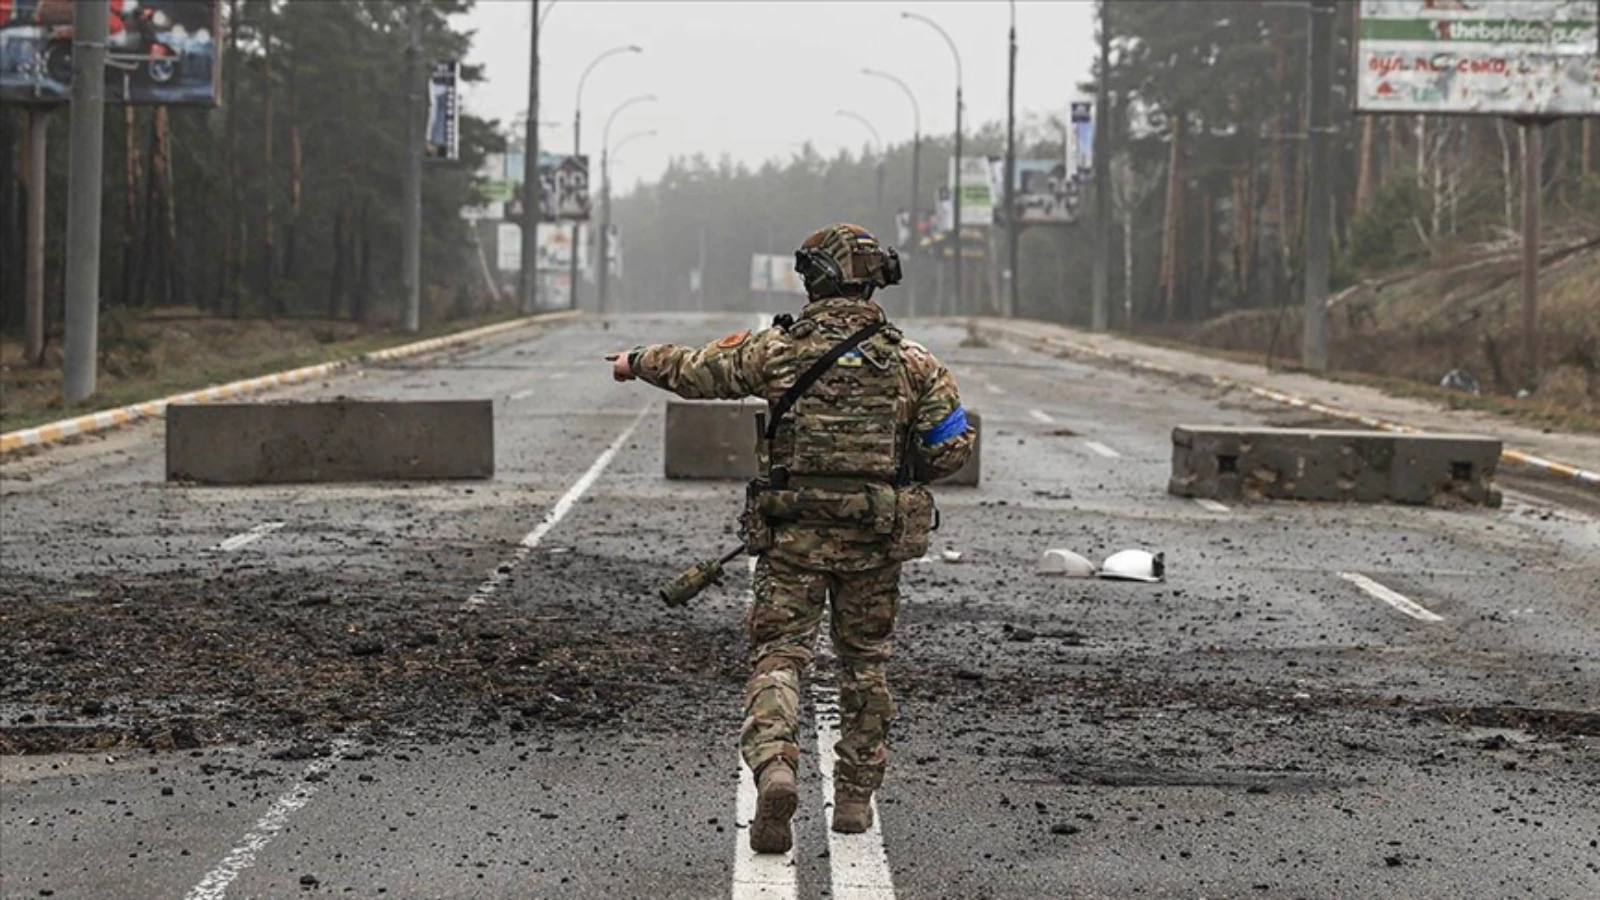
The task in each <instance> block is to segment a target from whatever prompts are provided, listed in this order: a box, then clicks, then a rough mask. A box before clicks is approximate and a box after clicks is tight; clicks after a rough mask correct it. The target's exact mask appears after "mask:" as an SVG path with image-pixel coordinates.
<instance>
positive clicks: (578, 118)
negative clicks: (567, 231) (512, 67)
mask: <svg viewBox="0 0 1600 900" xmlns="http://www.w3.org/2000/svg"><path fill="white" fill-rule="evenodd" d="M643 52H644V48H643V47H640V46H639V45H638V44H628V45H625V46H622V47H612V48H611V49H610V50H607V51H605V52H604V53H601V54H600V55H599V56H596V57H595V58H594V59H593V60H592V61H591V62H590V63H589V65H588V67H587V68H585V69H584V70H583V75H582V76H581V77H580V78H579V79H578V94H577V97H576V98H575V99H574V100H573V103H572V158H573V161H574V162H576V161H577V158H578V156H579V155H580V154H582V153H583V86H584V83H585V82H587V81H588V80H589V73H590V72H593V71H594V67H595V66H598V65H600V63H602V62H604V61H605V60H607V59H610V58H611V57H613V56H616V55H617V54H619V53H643ZM581 224H582V223H581V222H579V221H578V220H574V221H573V223H572V267H571V276H570V277H571V279H572V288H571V294H570V296H569V298H568V304H567V305H568V308H570V309H577V308H578V231H579V228H580V227H581Z"/></svg>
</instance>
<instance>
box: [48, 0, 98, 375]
mask: <svg viewBox="0 0 1600 900" xmlns="http://www.w3.org/2000/svg"><path fill="white" fill-rule="evenodd" d="M74 5H75V6H76V9H75V10H74V15H75V17H76V23H77V32H76V34H74V35H73V38H72V111H71V116H70V123H69V124H70V126H71V130H70V132H69V135H68V137H69V139H70V144H69V145H68V147H67V170H68V172H69V174H70V177H69V178H68V180H67V276H66V280H67V284H66V303H65V305H66V331H67V334H66V341H65V347H64V348H63V352H64V353H65V354H66V357H65V359H64V360H63V361H62V363H63V365H62V368H63V372H62V394H63V395H64V396H65V397H66V399H67V402H68V403H77V402H79V401H82V400H87V399H88V398H89V396H90V395H91V394H93V393H94V379H95V373H96V368H97V362H98V360H99V356H100V352H99V350H100V348H99V344H100V341H99V337H100V198H101V191H102V188H101V184H100V177H101V169H102V166H103V162H102V160H101V153H102V151H103V150H104V148H105V120H106V75H105V70H106V31H107V29H108V28H109V27H110V18H111V7H110V6H109V5H108V4H105V3H78V4H74ZM40 127H43V125H42V123H41V124H40ZM29 188H30V189H31V190H36V191H40V192H43V191H44V185H43V184H35V185H29Z"/></svg>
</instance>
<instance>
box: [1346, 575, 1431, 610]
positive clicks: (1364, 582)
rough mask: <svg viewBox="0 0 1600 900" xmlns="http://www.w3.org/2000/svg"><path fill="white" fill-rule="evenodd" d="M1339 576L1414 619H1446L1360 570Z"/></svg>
mask: <svg viewBox="0 0 1600 900" xmlns="http://www.w3.org/2000/svg"><path fill="white" fill-rule="evenodd" d="M1339 577H1340V578H1343V579H1344V580H1345V581H1348V582H1350V583H1351V584H1353V585H1355V586H1356V587H1358V588H1360V589H1361V590H1363V591H1365V592H1367V593H1368V594H1371V595H1372V596H1374V597H1377V598H1378V599H1379V600H1382V601H1383V602H1385V603H1387V604H1389V605H1390V606H1392V607H1394V608H1395V609H1398V610H1400V611H1401V612H1403V613H1405V614H1406V615H1408V616H1410V617H1411V618H1413V619H1416V620H1418V621H1421V622H1443V621H1444V616H1441V615H1439V614H1438V613H1435V612H1433V611H1432V610H1430V609H1428V608H1426V607H1424V606H1423V605H1422V604H1420V603H1417V602H1416V601H1415V600H1412V599H1411V598H1410V597H1407V596H1406V595H1404V594H1401V593H1397V592H1395V591H1392V590H1390V589H1389V588H1386V587H1384V586H1383V585H1381V584H1379V583H1378V582H1376V581H1373V580H1372V579H1371V578H1368V577H1367V576H1365V575H1362V574H1360V573H1359V572H1340V573H1339Z"/></svg>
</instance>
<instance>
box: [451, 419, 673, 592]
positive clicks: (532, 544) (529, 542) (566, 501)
mask: <svg viewBox="0 0 1600 900" xmlns="http://www.w3.org/2000/svg"><path fill="white" fill-rule="evenodd" d="M650 406H651V405H650V404H646V405H645V407H644V408H643V409H641V410H639V414H638V415H636V416H634V417H633V421H631V422H629V423H628V427H627V428H624V429H622V433H621V434H619V435H617V439H616V440H614V441H612V442H611V444H610V446H608V447H606V449H605V450H604V451H603V452H601V454H600V455H599V456H598V457H596V458H595V461H594V464H593V465H591V466H589V471H587V472H584V473H583V476H582V477H581V478H579V479H578V480H577V481H575V482H573V483H572V487H569V488H567V492H566V493H565V494H562V495H561V499H560V500H557V501H556V505H555V506H552V507H550V511H549V512H548V513H545V516H544V520H543V521H541V522H540V523H539V524H538V525H537V526H535V527H534V529H533V530H532V531H530V532H528V533H527V535H525V536H524V537H523V538H522V541H521V544H520V546H518V547H517V550H516V552H515V553H513V554H511V559H509V560H507V561H506V562H503V563H501V564H500V565H498V566H496V567H495V570H494V571H493V572H490V573H489V577H488V578H485V579H484V580H483V583H482V584H480V585H478V589H477V590H475V591H473V592H472V596H470V597H468V598H467V602H466V604H465V606H466V607H467V608H468V609H471V608H474V607H478V606H482V605H484V604H485V603H487V602H489V597H490V596H491V595H493V594H494V592H495V591H496V590H499V588H500V585H502V584H505V583H506V580H507V579H509V578H510V577H511V573H512V572H514V571H516V568H517V566H518V565H519V564H521V563H522V561H523V560H525V559H527V558H528V554H529V553H532V552H533V551H534V549H535V548H537V547H538V546H539V542H540V541H542V540H544V536H545V535H547V534H549V533H550V529H552V528H554V527H556V526H557V525H559V524H561V520H562V519H564V518H566V517H567V513H569V512H571V511H572V505H573V504H574V503H577V502H578V500H579V499H580V498H582V497H583V495H584V494H585V493H587V492H588V490H589V488H590V487H593V486H594V483H595V481H596V480H597V479H598V478H599V477H600V473H601V472H604V471H605V470H606V466H609V465H611V460H612V459H613V458H615V457H616V455H617V452H618V451H619V450H621V449H622V445H623V444H626V443H627V442H628V438H630V437H633V432H634V429H636V428H638V427H639V423H640V422H643V421H644V417H645V416H646V415H647V414H648V413H649V412H650Z"/></svg>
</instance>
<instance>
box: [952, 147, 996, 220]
mask: <svg viewBox="0 0 1600 900" xmlns="http://www.w3.org/2000/svg"><path fill="white" fill-rule="evenodd" d="M955 169H956V165H955V160H954V159H951V160H950V170H949V172H948V173H947V174H948V176H949V183H950V184H954V185H957V190H959V191H960V192H961V224H962V226H967V225H993V224H994V184H993V183H992V181H991V175H990V171H989V160H988V158H987V157H983V156H963V157H961V178H960V181H959V182H958V181H957V180H956V171H955Z"/></svg>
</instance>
